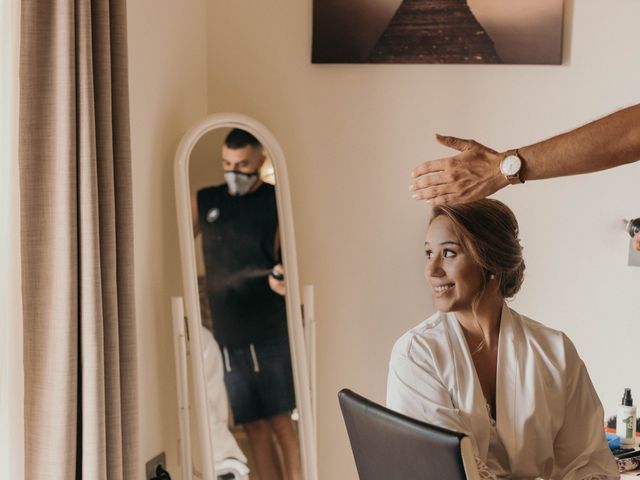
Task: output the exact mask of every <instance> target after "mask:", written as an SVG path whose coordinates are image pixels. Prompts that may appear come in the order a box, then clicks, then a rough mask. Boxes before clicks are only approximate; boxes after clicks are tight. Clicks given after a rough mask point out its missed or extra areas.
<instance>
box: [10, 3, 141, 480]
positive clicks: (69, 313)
mask: <svg viewBox="0 0 640 480" xmlns="http://www.w3.org/2000/svg"><path fill="white" fill-rule="evenodd" d="M125 7H126V5H125V1H124V0H75V1H74V0H46V1H43V0H22V7H21V8H22V20H21V47H20V49H21V50H20V144H19V154H20V188H21V247H22V282H23V313H24V368H25V383H24V393H25V478H27V479H38V480H40V479H56V480H57V479H70V478H74V477H75V478H85V479H91V480H93V479H107V478H108V479H109V480H117V479H129V478H130V479H133V478H136V475H135V474H136V469H137V450H138V448H137V447H138V431H137V425H138V418H137V417H138V416H137V366H136V361H137V360H136V328H135V317H134V294H133V241H132V235H133V225H132V194H131V154H130V142H129V105H128V84H127V42H126V9H125Z"/></svg>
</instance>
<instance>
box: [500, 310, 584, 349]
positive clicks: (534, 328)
mask: <svg viewBox="0 0 640 480" xmlns="http://www.w3.org/2000/svg"><path fill="white" fill-rule="evenodd" d="M510 310H511V317H512V318H513V320H514V326H515V327H516V329H518V328H519V329H520V330H521V331H522V333H523V334H524V337H525V338H526V341H527V343H528V344H529V345H532V344H535V345H538V346H540V347H542V348H544V349H545V350H547V351H548V350H549V349H551V350H553V351H558V352H559V351H562V352H564V351H565V350H567V348H568V349H570V350H574V346H573V343H572V342H571V340H570V339H569V337H568V336H567V335H566V334H565V333H564V332H563V331H561V330H557V329H555V328H552V327H550V326H548V325H545V324H543V323H540V322H538V321H536V320H533V319H531V318H530V317H527V316H526V315H522V314H520V313H518V312H516V311H515V310H513V309H510Z"/></svg>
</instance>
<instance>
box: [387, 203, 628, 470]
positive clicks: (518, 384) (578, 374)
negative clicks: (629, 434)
mask: <svg viewBox="0 0 640 480" xmlns="http://www.w3.org/2000/svg"><path fill="white" fill-rule="evenodd" d="M425 246H426V253H427V266H426V269H425V276H426V278H427V280H428V281H429V283H430V285H431V287H432V291H433V296H434V303H435V306H436V308H437V309H438V312H437V313H436V314H435V315H433V316H432V317H430V318H429V319H428V320H426V321H424V322H422V323H421V324H420V325H418V326H417V327H415V328H413V329H411V330H410V331H409V332H407V333H406V334H405V335H403V336H402V337H401V338H400V339H399V340H398V341H397V342H396V344H395V346H394V348H393V351H392V354H391V361H390V367H389V378H388V385H387V404H388V406H389V408H391V409H393V410H396V411H398V412H400V413H403V414H405V415H408V416H410V417H413V418H416V419H418V420H422V421H425V422H428V423H431V424H434V425H440V426H442V427H445V428H448V429H451V430H456V431H460V432H463V433H465V434H467V435H469V437H470V438H471V439H472V441H473V443H474V448H475V452H476V460H477V462H478V464H479V467H480V469H481V470H482V471H484V477H483V478H493V476H495V477H496V478H510V479H536V478H543V479H553V480H556V479H558V480H574V479H575V480H585V479H614V478H619V475H618V473H617V467H616V464H615V462H614V458H613V456H612V454H611V451H610V450H609V448H608V446H607V442H606V438H605V434H604V428H603V422H604V412H603V409H602V405H601V403H600V400H599V399H598V396H597V394H596V392H595V389H594V388H593V385H592V383H591V380H590V379H589V375H588V373H587V370H586V368H585V366H584V363H583V362H582V360H581V359H580V357H579V356H578V354H577V352H576V350H575V347H574V346H573V344H572V343H571V341H570V340H569V339H568V338H567V336H566V335H564V334H563V333H562V332H559V331H557V330H553V329H551V328H548V327H545V326H544V325H542V324H540V323H538V322H535V321H533V320H531V319H529V318H527V317H524V316H522V315H520V314H518V313H517V312H515V311H514V310H511V309H510V308H508V307H507V305H506V304H505V302H504V299H505V298H509V297H512V296H513V295H515V293H517V291H518V290H519V288H520V285H521V283H522V278H523V272H524V262H523V260H522V253H521V247H520V244H519V240H518V226H517V222H516V220H515V217H514V216H513V213H512V212H511V211H510V210H509V209H508V207H506V206H505V205H504V204H502V203H501V202H498V201H496V200H481V201H478V202H472V203H469V204H465V205H453V206H447V207H437V208H436V209H435V210H434V216H433V217H432V219H431V223H430V225H429V229H428V232H427V241H426V242H425Z"/></svg>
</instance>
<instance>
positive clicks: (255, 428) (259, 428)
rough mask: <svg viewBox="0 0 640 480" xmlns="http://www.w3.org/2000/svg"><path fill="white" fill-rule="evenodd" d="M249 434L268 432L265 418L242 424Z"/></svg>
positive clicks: (267, 423)
mask: <svg viewBox="0 0 640 480" xmlns="http://www.w3.org/2000/svg"><path fill="white" fill-rule="evenodd" d="M242 426H243V427H244V429H245V430H246V431H247V433H248V434H249V435H259V434H264V433H268V432H269V422H267V421H266V420H256V421H254V422H248V423H245V424H243V425H242Z"/></svg>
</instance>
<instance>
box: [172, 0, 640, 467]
mask: <svg viewBox="0 0 640 480" xmlns="http://www.w3.org/2000/svg"><path fill="white" fill-rule="evenodd" d="M567 5H568V11H567V16H566V25H567V27H566V31H565V35H566V40H567V41H566V56H565V65H564V66H561V67H527V66H439V65H422V66H420V65H413V66H401V65H398V66H391V65H387V66H377V65H370V66H369V65H360V66H349V65H343V66H321V65H311V64H310V48H311V13H312V12H311V11H312V5H311V1H310V0H307V1H300V0H278V1H276V2H223V1H216V2H209V3H208V15H209V17H208V62H207V65H208V90H209V107H208V108H209V112H210V113H214V112H219V111H238V112H241V113H244V114H248V115H250V116H253V117H255V118H257V119H258V120H259V121H261V122H263V123H264V124H265V125H266V126H267V127H268V128H270V129H271V131H272V132H273V133H274V135H275V136H276V138H277V139H278V141H279V142H280V143H281V145H282V147H283V149H284V152H285V155H286V157H287V161H288V167H289V172H290V176H291V178H290V180H291V184H292V199H293V209H294V216H295V222H296V225H295V226H296V237H297V240H298V253H299V256H300V258H299V261H300V267H301V276H302V281H303V283H312V284H315V286H316V295H317V299H316V305H317V312H316V313H317V321H318V382H319V383H318V385H319V415H320V418H319V421H318V425H319V428H320V429H319V435H318V439H319V462H320V478H321V479H331V478H354V479H355V478H356V474H355V470H354V467H353V461H352V458H351V453H350V450H349V447H348V443H347V439H346V435H345V431H344V428H343V424H342V420H341V418H340V414H339V411H338V406H337V400H336V392H337V391H338V390H339V389H340V388H342V387H346V386H348V387H352V388H354V389H355V390H357V391H359V392H361V393H363V394H365V395H367V396H369V397H371V398H373V399H375V400H379V401H382V400H383V399H384V392H385V382H386V373H387V359H388V354H389V351H390V348H391V345H392V343H393V341H394V339H395V338H397V337H398V336H399V335H400V334H401V333H402V332H403V331H405V330H406V329H408V328H409V327H411V326H412V325H414V324H416V323H418V322H419V321H421V320H422V319H423V318H424V317H426V316H427V315H429V314H430V313H431V312H432V307H431V302H430V299H429V295H428V293H427V292H426V289H425V287H424V281H423V279H422V266H423V263H424V257H423V253H422V252H421V249H422V242H423V233H424V220H425V216H426V215H427V208H426V207H425V206H424V205H417V204H416V203H414V202H413V201H411V199H410V198H409V194H408V192H407V190H406V188H407V185H408V183H409V175H408V173H409V170H410V169H411V168H412V167H413V166H414V165H415V164H416V163H417V162H419V161H420V160H422V159H428V158H434V157H438V156H442V155H446V153H447V151H446V150H445V149H443V148H440V147H438V146H437V145H436V143H435V141H434V140H433V133H434V132H436V131H440V132H443V133H450V134H456V135H460V136H464V137H475V138H477V139H478V140H481V141H483V142H486V143H488V144H489V145H492V146H494V147H495V148H498V149H506V148H509V147H515V146H519V145H524V144H527V143H530V142H534V141H536V140H538V139H540V138H544V137H545V136H548V135H551V134H553V133H556V132H559V131H562V130H566V129H568V128H570V127H573V126H577V125H579V124H581V123H583V122H585V121H588V120H591V119H594V118H596V117H597V116H599V115H601V114H603V113H605V112H609V111H611V110H614V109H616V108H618V107H621V106H624V105H628V104H631V103H636V102H638V100H639V99H638V95H637V91H638V89H637V85H638V84H640V66H639V65H638V56H637V51H636V50H637V45H638V43H639V41H640V33H638V29H637V25H636V23H637V22H636V19H637V18H638V16H639V15H640V4H638V2H637V1H635V0H620V1H618V2H615V6H614V3H612V2H601V1H596V0H581V1H580V2H574V1H568V2H567ZM605 19H606V21H605ZM638 178H640V164H636V165H633V166H627V167H624V168H621V169H619V170H616V171H612V172H608V173H603V174H600V175H595V176H594V175H591V176H584V177H576V178H570V179H564V180H559V181H547V182H541V183H540V182H538V183H533V182H532V183H527V184H526V185H525V186H522V187H519V188H517V187H513V188H511V189H509V190H508V191H505V192H504V193H501V194H500V195H498V197H499V198H501V199H503V200H506V201H507V202H508V203H509V205H511V206H512V207H513V209H514V210H515V211H516V213H517V215H518V217H519V219H520V222H521V226H522V237H523V242H524V245H525V253H526V259H527V261H528V269H527V280H526V283H525V286H524V290H523V292H522V294H521V295H520V296H519V297H518V299H517V300H516V301H515V302H514V305H515V306H516V308H518V309H520V310H521V311H522V312H523V313H525V314H529V315H531V316H532V317H534V318H536V319H538V320H540V321H542V322H545V323H548V324H550V325H552V326H555V327H557V328H560V329H563V330H565V331H566V332H567V333H568V334H569V335H570V336H571V337H572V338H573V339H574V341H575V343H576V344H577V347H578V350H579V351H580V352H581V353H582V355H583V356H584V358H585V360H586V362H587V364H588V367H589V369H590V371H591V374H592V378H593V381H594V383H595V385H596V388H597V390H598V392H599V394H600V395H601V397H602V400H603V403H604V404H605V408H606V410H607V412H609V413H611V412H613V410H614V407H615V404H616V403H617V402H618V401H619V397H620V395H621V393H622V389H623V387H625V386H629V387H631V388H632V389H634V391H635V392H637V394H636V395H637V396H638V397H640V380H639V379H638V376H637V375H636V374H635V373H634V372H635V365H636V363H637V355H635V348H636V347H635V345H636V342H635V339H634V338H633V337H634V334H635V333H636V332H637V331H638V327H637V325H638V320H639V318H638V317H639V314H638V311H639V309H640V296H638V294H637V292H638V289H639V288H640V269H639V268H635V269H634V268H630V267H627V266H626V265H625V263H626V253H627V252H626V246H627V238H625V234H624V232H623V231H622V230H621V227H622V222H621V219H622V218H623V217H625V216H640V192H639V191H638V190H637V185H638ZM167 194H169V193H167Z"/></svg>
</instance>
